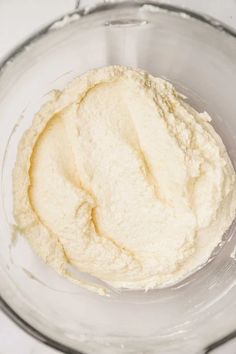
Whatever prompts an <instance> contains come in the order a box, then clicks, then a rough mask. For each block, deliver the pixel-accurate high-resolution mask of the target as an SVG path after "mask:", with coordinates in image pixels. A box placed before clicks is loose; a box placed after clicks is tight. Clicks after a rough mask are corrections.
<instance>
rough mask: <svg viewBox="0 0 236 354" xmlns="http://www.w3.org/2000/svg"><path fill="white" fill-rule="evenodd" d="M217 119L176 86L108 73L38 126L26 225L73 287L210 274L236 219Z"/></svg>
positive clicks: (22, 197) (147, 283) (26, 176)
mask: <svg viewBox="0 0 236 354" xmlns="http://www.w3.org/2000/svg"><path fill="white" fill-rule="evenodd" d="M210 121H211V118H210V117H209V115H208V114H207V113H198V112H196V111H195V110H194V109H193V108H192V107H190V106H189V105H188V104H187V103H185V101H184V98H183V96H181V95H180V94H178V92H176V91H175V89H174V87H173V86H172V85H171V84H170V83H169V82H167V81H165V80H162V79H160V78H155V77H153V76H151V75H149V74H148V73H146V72H144V71H141V70H134V69H129V68H126V67H120V66H111V67H105V68H101V69H97V70H92V71H89V72H88V73H86V74H84V75H82V76H80V77H78V78H77V79H75V80H74V81H72V82H71V83H70V84H69V85H68V86H67V87H66V88H65V90H64V91H62V92H59V91H57V92H56V94H54V96H53V98H52V99H51V101H49V102H48V103H47V104H45V105H44V106H43V107H42V108H41V109H40V111H39V112H38V113H37V114H36V116H35V118H34V120H33V123H32V126H31V127H30V128H29V130H28V131H26V132H25V134H24V136H23V138H22V140H21V142H20V144H19V149H18V156H17V161H16V165H15V169H14V173H13V182H14V183H13V185H14V212H15V218H16V221H17V225H18V226H19V228H20V230H21V231H22V233H23V234H24V235H25V236H26V237H27V239H28V240H29V242H30V243H31V245H32V247H33V248H34V250H35V251H36V252H37V253H38V254H39V255H40V256H41V258H42V259H43V260H44V261H45V262H46V263H47V264H49V265H50V266H52V267H53V268H55V269H56V270H57V271H58V272H59V273H60V274H62V275H64V276H66V277H68V278H70V279H71V280H72V281H75V282H78V283H79V284H81V285H83V286H86V287H88V288H89V289H91V290H97V291H98V292H100V293H102V289H101V288H99V286H96V285H94V284H89V283H85V282H84V281H82V280H80V278H79V275H75V273H73V272H72V271H71V267H73V268H76V269H78V270H79V271H81V272H86V273H89V274H90V275H92V276H95V277H97V278H99V279H100V280H102V281H104V282H105V283H107V284H109V285H111V286H113V287H115V288H129V289H146V290H147V289H151V288H156V287H159V286H164V285H166V284H169V283H173V282H176V281H178V280H180V279H182V278H183V277H184V276H186V275H188V274H189V273H191V272H192V271H193V270H194V269H195V268H196V267H198V266H199V265H201V264H202V263H204V262H206V261H207V259H208V258H209V257H210V255H211V253H212V251H213V249H214V248H215V247H216V246H217V244H218V243H219V242H220V241H221V238H222V235H223V233H224V232H225V231H226V230H227V229H228V227H229V226H230V224H231V222H232V220H233V219H234V216H235V208H236V185H235V172H234V169H233V167H232V164H231V162H230V159H229V157H228V155H227V152H226V149H225V147H224V145H223V143H222V140H221V139H220V137H219V136H218V135H217V133H216V132H215V130H214V129H213V127H212V126H211V124H210V123H209V122H210Z"/></svg>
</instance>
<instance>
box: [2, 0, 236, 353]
mask: <svg viewBox="0 0 236 354" xmlns="http://www.w3.org/2000/svg"><path fill="white" fill-rule="evenodd" d="M82 1H83V3H86V1H87V0H82ZM89 1H90V2H91V0H89ZM162 1H163V2H166V3H173V4H184V5H186V6H187V7H189V8H192V9H195V10H198V11H201V12H204V13H208V14H210V15H212V16H214V17H216V18H218V19H220V20H221V21H223V22H225V23H227V24H229V25H230V26H232V27H234V28H235V29H236V0H162ZM75 3H76V0H40V1H39V0H0V60H1V58H2V57H3V56H5V55H7V53H8V52H9V51H10V50H11V49H12V48H13V47H14V46H15V45H16V44H18V43H19V42H20V41H22V40H23V39H25V38H26V36H28V35H29V34H30V33H31V32H34V31H35V30H37V29H38V28H40V27H41V26H42V25H43V24H45V23H47V22H49V21H50V20H51V19H53V18H55V17H57V16H60V15H62V14H63V13H65V12H68V11H70V10H71V9H73V8H74V6H75ZM56 353H57V354H58V352H57V351H56V350H53V349H51V348H48V347H46V346H45V345H43V344H41V343H39V342H38V341H37V340H35V339H34V338H32V337H31V336H29V335H28V334H26V333H25V332H23V331H22V330H21V329H20V328H18V327H17V326H16V325H15V324H14V323H13V322H12V321H11V320H10V319H8V318H7V317H6V316H5V315H4V314H3V313H2V312H1V311H0V354H56ZM111 354H113V353H111ZM137 354H139V353H137ZM157 354H162V353H157ZM180 354H181V353H180ZM212 354H236V339H235V340H232V341H230V342H229V343H227V344H225V345H224V346H223V347H221V348H219V349H218V350H215V351H214V352H212Z"/></svg>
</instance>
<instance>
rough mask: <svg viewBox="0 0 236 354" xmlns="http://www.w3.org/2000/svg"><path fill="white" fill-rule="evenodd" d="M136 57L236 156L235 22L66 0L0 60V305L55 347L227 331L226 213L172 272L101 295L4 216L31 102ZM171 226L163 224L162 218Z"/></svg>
mask: <svg viewBox="0 0 236 354" xmlns="http://www.w3.org/2000/svg"><path fill="white" fill-rule="evenodd" d="M110 64H121V65H128V66H134V67H140V68H142V69H145V70H147V71H149V72H150V73H152V74H153V75H155V76H160V77H163V78H166V79H167V80H170V81H171V82H173V83H174V84H175V86H176V87H177V89H178V90H179V91H180V92H182V93H183V94H184V95H186V96H187V97H188V101H189V102H190V104H191V105H193V106H194V107H195V108H196V109H197V110H199V111H204V110H206V111H208V113H209V114H210V115H211V116H212V117H213V124H214V126H215V129H216V130H217V132H218V133H219V134H220V135H221V137H222V139H223V141H224V143H225V145H226V147H227V149H228V152H229V155H230V157H231V159H232V162H233V164H234V165H235V163H236V119H235V112H236V99H235V83H236V34H235V33H234V32H233V31H232V30H231V29H229V28H227V27H225V26H223V25H222V24H220V23H219V22H217V21H214V20H212V19H210V18H208V17H204V16H200V15H198V14H196V13H192V12H190V11H187V10H184V9H179V8H177V7H173V6H169V5H163V4H158V3H157V2H156V1H155V2H149V1H146V2H145V1H138V2H134V1H130V2H127V1H118V2H106V3H104V4H100V5H97V6H94V7H90V8H82V9H80V8H79V9H77V10H75V11H74V12H73V13H70V14H68V15H67V16H65V17H63V18H61V19H59V20H56V21H54V22H53V23H52V24H50V25H48V26H47V27H45V28H44V29H42V30H41V31H40V32H38V33H37V34H35V35H34V36H33V37H31V38H30V39H28V40H27V41H26V42H24V43H23V44H22V45H21V46H19V47H18V48H17V49H16V50H15V51H14V52H13V53H11V55H10V56H9V57H8V58H7V59H6V60H5V61H4V62H3V63H2V65H1V72H0V112H1V117H0V170H1V198H0V217H1V223H0V240H1V244H0V245H1V246H0V279H1V281H0V295H1V301H0V303H1V308H2V309H3V311H4V312H5V313H7V314H8V315H9V316H10V317H11V318H12V319H13V320H14V321H15V322H16V323H18V324H19V325H20V326H21V327H22V328H24V329H25V330H26V331H27V332H28V333H30V334H31V335H32V336H34V337H36V338H37V339H39V340H41V341H42V342H44V343H46V344H48V345H50V346H52V347H55V348H57V349H59V350H61V351H63V352H65V353H87V354H90V353H97V354H99V353H102V354H103V353H112V354H116V353H124V354H126V353H127V354H128V353H130V354H131V353H144V352H145V353H146V354H149V353H150V354H151V353H155V354H156V353H162V354H165V353H169V354H174V353H180V352H181V353H182V354H184V353H188V354H191V353H199V354H200V353H208V352H210V351H211V350H212V349H214V348H215V347H217V346H219V345H221V344H222V343H224V342H225V341H227V340H228V339H230V338H232V337H233V336H235V335H236V331H235V330H236V316H235V311H236V286H235V285H236V246H235V245H236V232H235V223H234V224H233V225H232V226H231V228H230V230H229V231H228V232H227V234H226V235H224V238H223V241H222V243H221V244H220V245H219V246H218V247H217V249H216V250H215V251H214V253H213V255H212V256H211V259H210V260H209V261H208V263H207V264H206V265H205V266H204V267H201V268H200V269H199V270H198V271H196V272H195V273H194V274H193V275H191V276H190V277H188V278H187V279H185V280H184V281H182V282H181V283H179V284H177V285H174V286H171V287H167V288H163V289H158V290H152V291H149V292H146V293H145V292H141V291H133V292H131V291H121V292H120V293H119V292H112V293H111V296H110V297H101V296H99V295H96V294H93V293H90V292H88V291H87V290H85V289H82V288H80V287H78V286H76V285H74V284H72V283H70V282H68V281H67V280H65V279H63V278H61V277H60V276H59V275H57V274H56V273H55V272H54V271H53V270H52V269H51V268H49V267H48V266H47V265H46V264H43V263H42V261H41V260H40V259H39V258H38V257H37V256H36V255H35V254H34V252H33V251H32V250H31V248H30V246H29V245H28V243H27V241H26V240H25V239H24V237H22V236H21V235H19V234H18V233H17V231H16V229H15V227H14V218H13V215H12V169H13V166H14V163H15V157H16V150H17V144H18V142H19V139H20V137H21V136H22V133H23V131H24V130H25V129H27V127H29V126H30V124H31V121H32V118H33V116H34V114H35V113H36V112H37V111H38V109H39V107H40V106H41V105H42V103H44V102H45V101H47V100H48V92H49V91H50V90H52V89H61V88H63V87H64V86H65V84H66V83H67V82H68V81H70V80H71V79H73V78H74V77H75V76H77V75H78V74H81V73H82V72H85V71H87V70H89V69H91V68H94V67H100V66H105V65H110ZM173 232H174V230H173Z"/></svg>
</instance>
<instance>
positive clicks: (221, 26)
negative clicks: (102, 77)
mask: <svg viewBox="0 0 236 354" xmlns="http://www.w3.org/2000/svg"><path fill="white" fill-rule="evenodd" d="M101 1H102V0H100V1H98V3H96V4H95V5H93V6H91V7H89V8H79V6H78V4H77V2H76V6H75V9H74V10H72V11H70V12H68V13H65V14H64V15H62V16H60V17H58V18H56V19H54V20H53V21H51V22H50V23H48V24H47V25H45V26H43V27H42V28H41V29H39V30H38V31H36V32H34V33H33V34H32V35H31V36H29V37H28V38H27V39H26V40H24V41H23V42H21V43H20V44H19V45H17V46H15V47H14V48H13V50H11V51H10V52H9V53H8V54H7V55H6V56H5V57H3V59H2V60H1V61H0V76H1V75H2V74H3V72H4V70H5V69H6V67H7V66H8V64H9V63H10V62H12V61H13V60H14V59H16V58H17V57H18V56H19V55H20V54H21V53H22V52H23V51H24V49H25V48H26V47H27V46H29V45H30V44H32V43H34V42H37V41H38V40H39V39H41V38H42V37H43V36H45V35H47V34H48V33H49V32H50V31H51V30H52V29H53V31H56V30H60V26H58V27H53V26H54V25H55V24H56V23H58V22H60V21H63V19H65V17H67V18H69V19H70V18H72V17H73V16H74V15H79V16H78V19H76V21H77V20H80V18H84V17H86V16H89V15H91V14H94V13H97V12H101V11H104V10H112V9H115V8H117V7H124V6H126V7H129V8H131V7H132V8H139V7H141V6H144V5H151V6H153V7H155V8H157V9H159V10H160V11H165V12H167V13H172V14H176V15H180V16H181V15H182V16H183V15H186V16H187V17H188V18H190V19H193V20H197V21H199V22H200V23H203V24H207V25H209V26H210V27H212V28H213V29H215V30H217V31H219V32H223V33H225V34H227V35H229V36H231V37H232V38H234V39H235V40H236V30H234V29H233V28H231V27H230V26H228V25H226V24H225V23H223V22H221V21H219V20H218V19H215V18H214V17H212V16H209V15H205V14H200V13H198V12H196V11H193V10H189V9H186V8H185V7H179V6H175V5H171V4H166V3H163V2H160V1H159V0H147V1H145V0H137V1H132V0H119V1H116V0H115V1H111V0H108V1H106V2H101ZM69 24H70V21H68V23H66V24H65V26H67V25H69ZM63 27H64V26H63ZM0 310H2V312H3V313H4V314H5V315H6V316H7V317H8V318H9V319H10V320H12V321H13V322H14V323H15V324H16V325H17V326H18V327H20V328H21V329H23V330H24V331H25V332H26V333H27V334H29V335H30V336H32V337H33V338H35V339H36V340H38V341H39V342H41V343H43V344H45V345H47V346H49V347H51V348H53V349H56V350H59V351H60V352H62V353H66V354H86V353H85V352H82V351H80V350H78V349H73V348H72V347H69V346H67V345H65V344H62V343H61V342H59V341H56V340H54V339H52V338H50V337H49V336H47V335H46V334H44V333H43V332H41V331H39V330H38V329H36V328H35V327H33V326H32V325H31V324H30V323H28V322H27V321H26V320H24V319H23V318H22V317H21V316H20V314H19V313H17V312H16V311H15V310H14V309H13V308H12V307H11V306H10V305H9V304H8V303H7V302H6V301H5V300H4V299H3V297H2V296H1V294H0ZM234 338H236V328H235V330H233V331H232V332H230V333H228V334H227V335H225V336H224V337H222V338H220V339H218V340H216V341H214V342H212V343H210V344H209V345H208V346H206V347H205V348H203V353H204V354H207V353H210V352H211V351H213V350H215V349H216V348H218V347H220V346H222V345H224V344H225V343H227V342H229V341H230V340H232V339H234Z"/></svg>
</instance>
